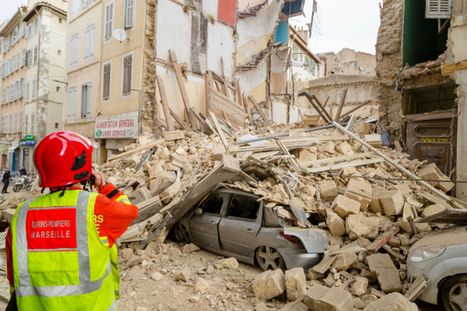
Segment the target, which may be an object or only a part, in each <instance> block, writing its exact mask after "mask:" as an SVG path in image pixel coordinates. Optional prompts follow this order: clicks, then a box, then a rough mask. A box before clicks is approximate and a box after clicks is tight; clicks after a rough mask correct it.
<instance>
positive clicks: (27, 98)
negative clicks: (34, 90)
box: [26, 80, 29, 100]
mask: <svg viewBox="0 0 467 311" xmlns="http://www.w3.org/2000/svg"><path fill="white" fill-rule="evenodd" d="M26 100H29V80H28V81H26Z"/></svg>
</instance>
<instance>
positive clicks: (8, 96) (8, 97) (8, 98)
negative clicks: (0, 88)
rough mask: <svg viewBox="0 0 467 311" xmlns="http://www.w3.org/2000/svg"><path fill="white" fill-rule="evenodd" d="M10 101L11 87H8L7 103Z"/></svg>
mask: <svg viewBox="0 0 467 311" xmlns="http://www.w3.org/2000/svg"><path fill="white" fill-rule="evenodd" d="M9 101H10V86H7V87H6V102H7V103H8V102H9Z"/></svg>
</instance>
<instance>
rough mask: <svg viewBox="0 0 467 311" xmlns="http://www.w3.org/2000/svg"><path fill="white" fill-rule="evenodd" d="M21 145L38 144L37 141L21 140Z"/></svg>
mask: <svg viewBox="0 0 467 311" xmlns="http://www.w3.org/2000/svg"><path fill="white" fill-rule="evenodd" d="M19 145H20V146H35V145H36V142H35V141H26V140H20V141H19Z"/></svg>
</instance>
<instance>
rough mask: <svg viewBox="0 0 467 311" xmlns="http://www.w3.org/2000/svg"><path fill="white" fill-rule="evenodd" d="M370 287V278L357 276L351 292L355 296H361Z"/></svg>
mask: <svg viewBox="0 0 467 311" xmlns="http://www.w3.org/2000/svg"><path fill="white" fill-rule="evenodd" d="M367 289H368V279H367V278H362V277H357V278H356V279H355V282H354V283H353V285H352V289H351V292H352V294H353V295H355V296H361V295H363V294H365V293H366V291H367Z"/></svg>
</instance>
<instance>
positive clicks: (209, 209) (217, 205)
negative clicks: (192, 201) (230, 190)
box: [199, 193, 228, 215]
mask: <svg viewBox="0 0 467 311" xmlns="http://www.w3.org/2000/svg"><path fill="white" fill-rule="evenodd" d="M227 196H228V194H226V193H216V194H213V195H211V196H210V197H208V198H207V199H206V200H204V201H203V203H201V205H200V206H199V207H200V208H202V209H203V212H204V213H208V214H214V215H220V213H221V208H222V204H223V203H224V200H225V199H227Z"/></svg>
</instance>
